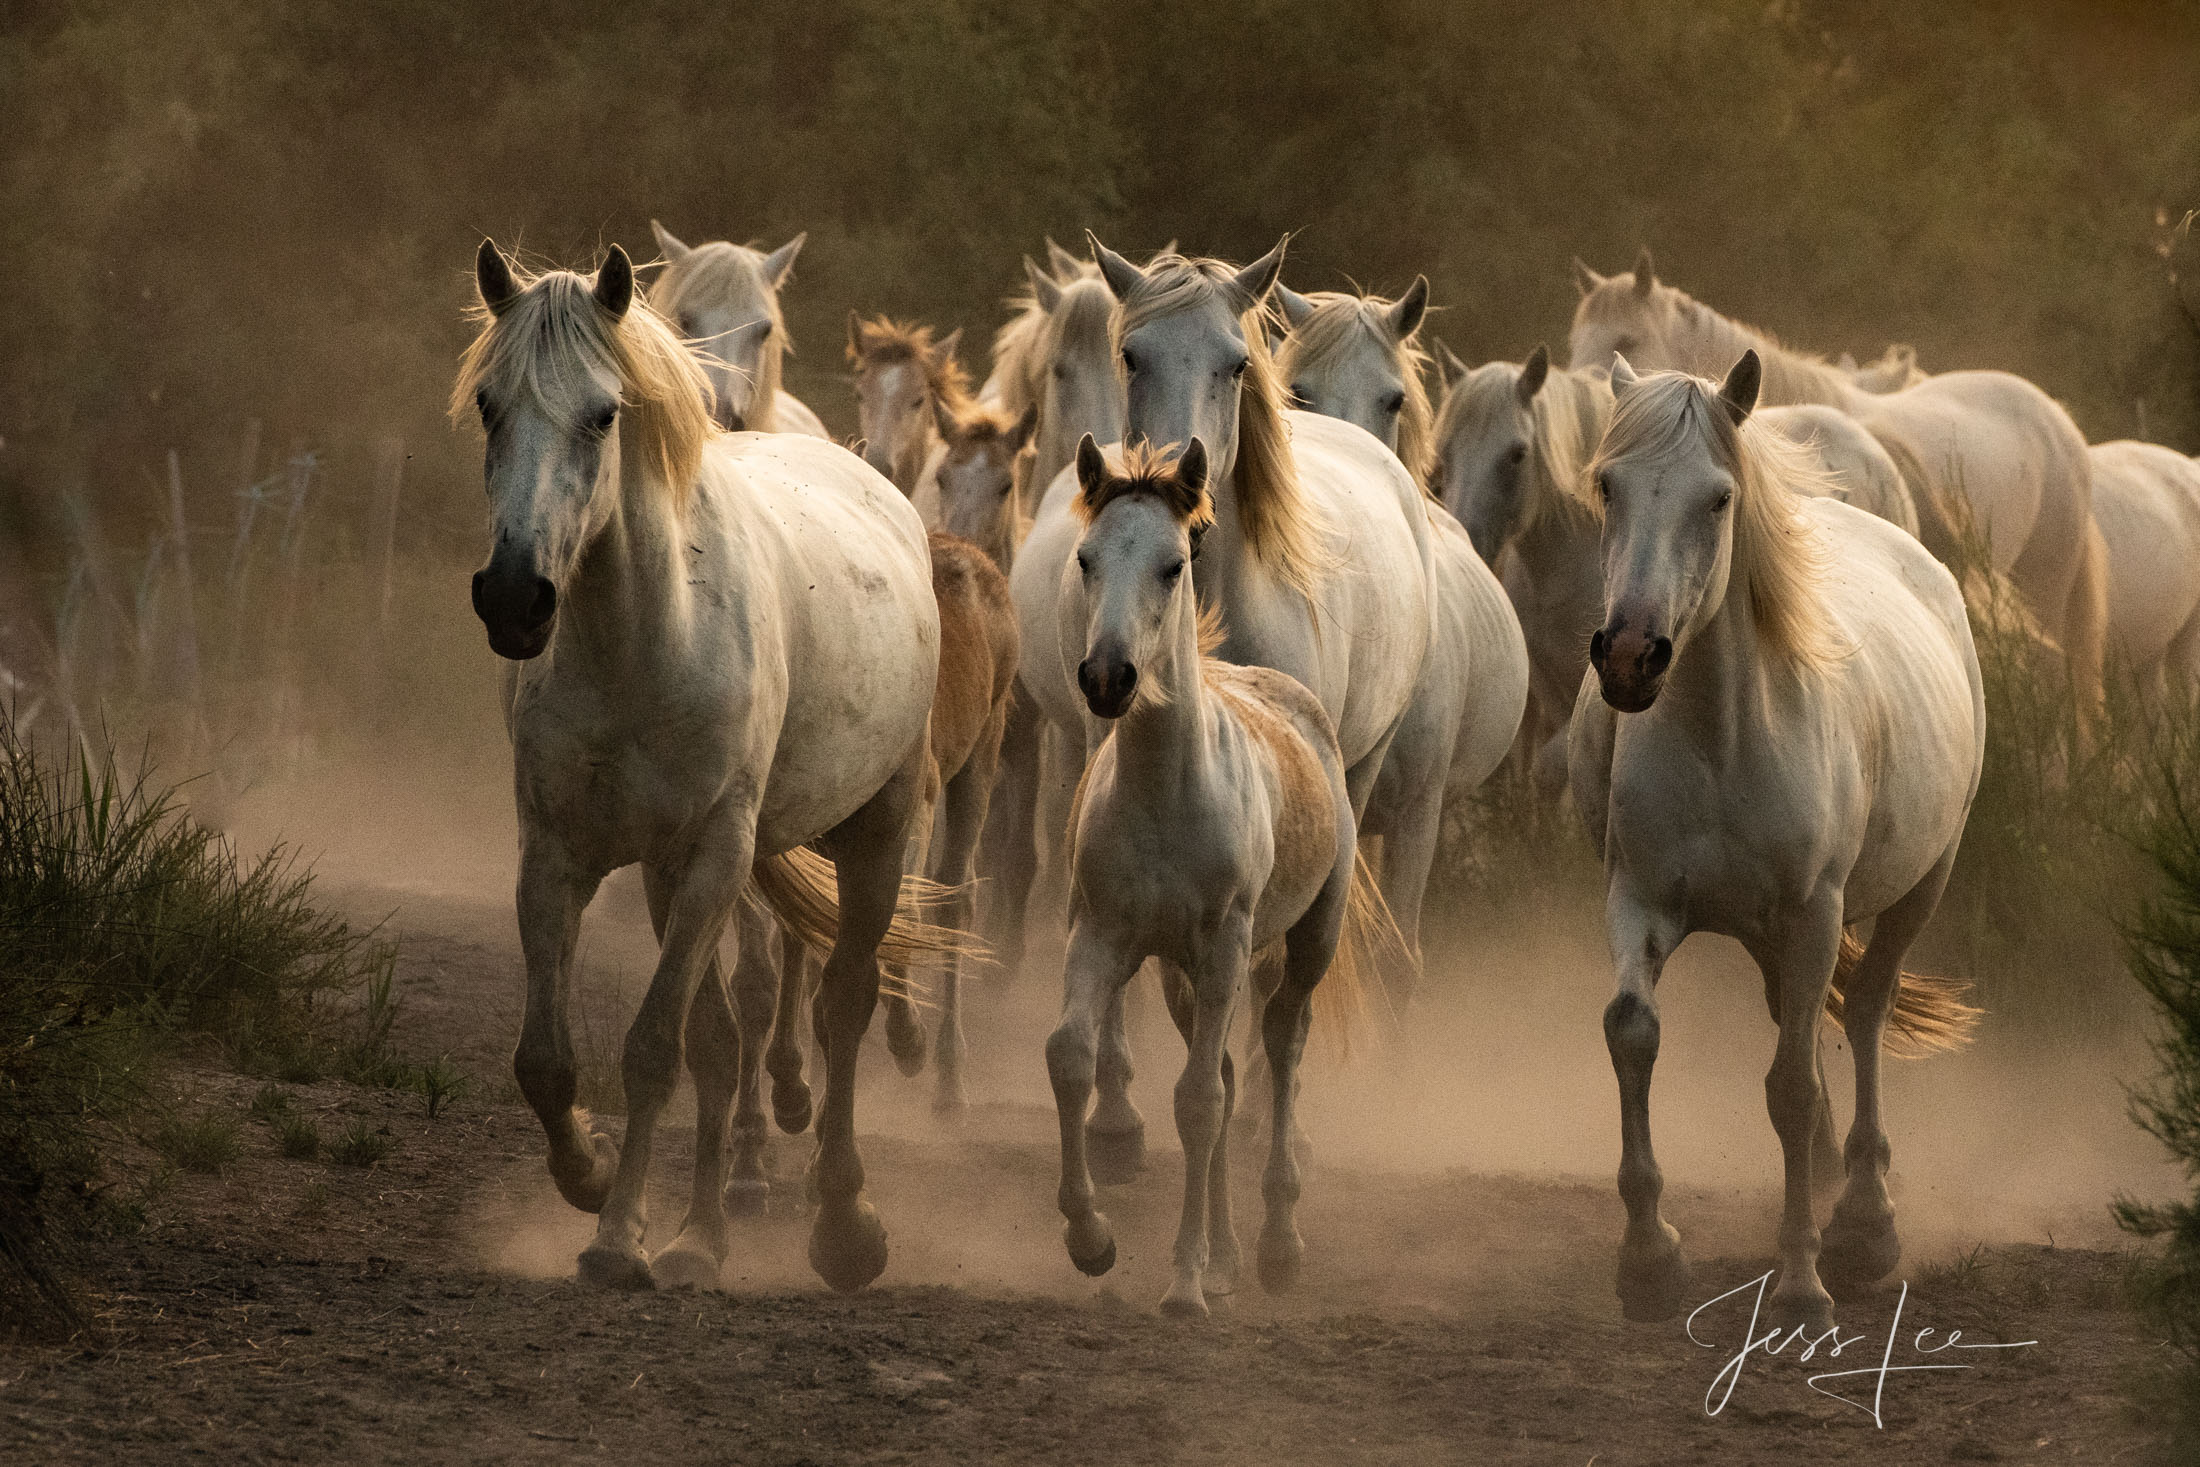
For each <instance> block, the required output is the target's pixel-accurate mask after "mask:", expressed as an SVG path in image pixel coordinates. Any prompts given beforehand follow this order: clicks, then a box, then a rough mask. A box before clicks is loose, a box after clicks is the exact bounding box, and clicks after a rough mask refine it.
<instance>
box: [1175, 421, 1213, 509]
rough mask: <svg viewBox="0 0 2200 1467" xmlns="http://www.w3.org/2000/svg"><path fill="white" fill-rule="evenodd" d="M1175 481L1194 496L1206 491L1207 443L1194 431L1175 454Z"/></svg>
mask: <svg viewBox="0 0 2200 1467" xmlns="http://www.w3.org/2000/svg"><path fill="white" fill-rule="evenodd" d="M1176 481H1177V482H1178V483H1179V484H1182V485H1183V486H1184V487H1185V488H1187V489H1189V490H1191V491H1192V495H1193V497H1194V498H1197V497H1198V496H1199V495H1202V494H1204V493H1206V492H1207V445H1206V444H1205V443H1204V442H1203V441H1201V439H1200V437H1199V435H1198V434H1196V433H1195V434H1193V435H1192V441H1191V442H1190V443H1188V444H1186V445H1185V447H1184V451H1183V452H1182V453H1180V454H1178V455H1177V456H1176Z"/></svg>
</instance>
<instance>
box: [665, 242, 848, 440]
mask: <svg viewBox="0 0 2200 1467" xmlns="http://www.w3.org/2000/svg"><path fill="white" fill-rule="evenodd" d="M649 227H650V228H651V229H652V230H654V231H655V232H656V235H657V249H658V252H659V253H661V254H662V255H663V256H664V257H665V268H664V270H663V271H662V272H660V273H659V275H658V276H657V280H656V283H655V284H653V285H651V286H650V288H649V303H650V305H651V306H653V307H655V308H656V310H657V313H658V314H659V315H661V316H663V317H664V318H665V319H666V320H667V321H670V322H671V323H672V324H673V327H674V329H676V330H677V331H678V332H679V333H680V335H681V336H682V337H684V338H685V339H686V340H687V342H688V344H689V345H690V346H692V347H694V348H695V349H696V350H697V351H698V352H700V353H701V354H702V355H703V357H704V371H705V372H706V373H707V374H708V375H709V377H710V387H711V403H712V415H713V416H714V417H716V418H717V420H718V426H719V427H721V428H727V429H731V430H733V431H735V432H739V431H741V430H743V429H746V430H748V431H750V432H754V433H807V434H809V435H810V436H811V437H813V438H829V437H831V436H832V435H830V434H829V433H827V432H826V431H825V425H824V423H822V422H820V421H819V420H818V416H817V414H816V413H813V412H811V411H810V409H809V407H808V406H807V405H806V404H805V403H804V402H803V401H802V400H801V399H800V398H798V397H796V396H795V395H794V394H793V393H791V392H788V391H786V390H785V389H784V388H782V387H781V386H780V385H779V381H780V374H781V369H782V367H783V366H784V359H785V357H786V355H787V353H788V352H790V351H792V350H793V349H794V343H793V341H791V340H790V339H789V338H788V336H787V318H786V317H785V315H783V314H782V313H781V312H780V309H779V292H780V289H781V287H783V286H785V285H786V283H787V281H788V279H789V277H791V276H792V275H793V274H794V258H795V256H797V255H799V254H801V253H802V242H803V241H804V240H806V239H808V238H809V235H808V234H798V235H796V236H795V237H794V238H793V239H790V240H788V241H787V242H786V243H785V244H783V245H781V246H780V247H779V248H778V249H776V250H773V251H772V252H771V253H770V254H768V255H767V254H764V253H762V252H761V251H758V250H752V249H750V248H749V247H748V246H747V245H737V244H728V243H726V242H725V241H723V240H715V241H712V242H711V243H709V244H699V245H693V246H690V245H684V244H682V243H680V241H679V240H677V239H675V238H673V235H672V231H671V230H669V229H666V228H665V227H664V226H663V225H662V224H659V223H658V222H657V221H656V220H654V219H652V220H650V221H649Z"/></svg>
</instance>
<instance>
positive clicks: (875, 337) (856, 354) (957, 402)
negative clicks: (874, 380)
mask: <svg viewBox="0 0 2200 1467" xmlns="http://www.w3.org/2000/svg"><path fill="white" fill-rule="evenodd" d="M855 338H856V339H855V340H853V341H851V342H849V343H848V360H849V362H850V363H852V364H853V365H854V367H855V369H856V371H857V372H858V373H862V372H868V371H874V370H876V369H878V368H880V367H889V366H892V365H894V364H895V363H897V362H915V363H916V364H917V365H918V366H919V367H921V368H923V370H924V385H925V388H926V390H927V391H928V392H930V393H931V395H932V400H933V401H934V402H935V403H937V404H939V405H940V407H941V409H942V410H943V411H944V412H945V413H946V414H947V416H949V417H951V418H958V419H959V418H961V417H962V416H963V415H964V414H965V413H968V412H971V411H972V410H974V409H976V408H977V400H976V399H975V398H973V397H972V396H971V395H970V374H969V373H968V372H966V371H964V370H963V364H962V363H961V362H960V361H959V360H957V358H956V356H955V354H954V353H953V352H951V351H945V350H942V346H943V343H941V342H939V341H936V340H934V339H933V333H932V328H931V327H929V326H920V325H916V324H914V323H905V322H901V321H896V320H894V319H893V318H892V317H890V316H879V317H877V318H875V319H873V320H869V321H864V320H858V321H857V322H856V323H855ZM1017 416H1020V414H1012V415H1011V416H1010V417H1009V420H1008V421H1009V424H1010V425H1011V426H1014V424H1015V422H1016V417H1017Z"/></svg>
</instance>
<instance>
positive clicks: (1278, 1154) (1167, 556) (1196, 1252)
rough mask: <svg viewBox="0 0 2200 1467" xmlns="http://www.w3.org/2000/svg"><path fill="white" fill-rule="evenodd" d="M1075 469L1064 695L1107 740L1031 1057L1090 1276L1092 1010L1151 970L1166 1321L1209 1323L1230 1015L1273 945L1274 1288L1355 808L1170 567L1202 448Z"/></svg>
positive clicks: (1226, 1261)
mask: <svg viewBox="0 0 2200 1467" xmlns="http://www.w3.org/2000/svg"><path fill="white" fill-rule="evenodd" d="M1076 474H1077V480H1078V484H1079V496H1078V498H1077V500H1076V505H1077V509H1076V514H1077V516H1078V519H1079V520H1080V522H1081V523H1082V526H1083V528H1082V532H1081V534H1080V536H1079V538H1078V541H1077V547H1076V558H1075V560H1074V562H1073V563H1072V564H1071V565H1070V566H1068V567H1066V568H1065V569H1064V570H1063V576H1062V579H1063V590H1064V598H1065V600H1066V601H1067V602H1068V603H1069V608H1068V611H1067V615H1068V616H1069V617H1070V618H1071V619H1073V620H1074V621H1075V622H1076V624H1077V625H1078V626H1079V627H1080V628H1082V631H1081V632H1080V634H1079V640H1080V642H1081V644H1082V648H1083V652H1082V656H1081V658H1080V660H1079V662H1078V666H1077V678H1078V682H1079V684H1080V686H1081V688H1082V691H1083V695H1084V697H1085V699H1086V704H1087V706H1088V707H1089V708H1090V709H1091V710H1092V714H1093V716H1094V717H1095V718H1097V719H1101V720H1104V721H1107V722H1108V723H1110V724H1111V725H1112V728H1113V733H1112V735H1111V736H1110V737H1109V738H1108V739H1107V740H1106V741H1105V742H1103V743H1102V744H1101V745H1100V747H1099V749H1098V750H1097V752H1095V753H1094V755H1093V759H1092V765H1091V768H1090V769H1089V770H1088V772H1087V774H1086V777H1085V782H1084V785H1083V786H1082V787H1081V789H1080V790H1079V793H1078V802H1077V809H1076V811H1075V814H1074V815H1073V817H1072V832H1071V839H1072V843H1073V847H1074V850H1075V855H1074V858H1073V859H1074V867H1073V881H1072V897H1071V919H1070V951H1069V964H1068V968H1067V971H1066V976H1065V981H1064V983H1063V988H1062V1022H1061V1026H1060V1027H1059V1028H1057V1029H1056V1030H1055V1031H1054V1033H1053V1035H1052V1036H1051V1037H1050V1038H1049V1039H1048V1040H1047V1049H1046V1053H1047V1073H1048V1075H1049V1077H1050V1078H1051V1079H1052V1080H1053V1083H1054V1103H1055V1108H1056V1110H1057V1112H1058V1114H1059V1117H1060V1120H1061V1127H1062V1185H1061V1193H1060V1202H1061V1209H1062V1216H1063V1217H1064V1218H1065V1219H1067V1225H1066V1226H1065V1228H1064V1230H1063V1238H1064V1241H1065V1242H1066V1243H1067V1244H1068V1246H1069V1256H1070V1259H1071V1261H1072V1262H1074V1263H1075V1264H1076V1265H1077V1266H1078V1267H1079V1268H1080V1269H1082V1270H1084V1271H1085V1272H1086V1273H1088V1274H1102V1273H1106V1272H1107V1271H1108V1270H1109V1268H1111V1267H1113V1266H1114V1263H1115V1239H1114V1236H1113V1234H1112V1232H1111V1231H1110V1229H1109V1226H1108V1220H1107V1218H1106V1217H1105V1216H1104V1215H1102V1214H1101V1213H1099V1212H1098V1211H1096V1210H1095V1209H1094V1207H1093V1184H1092V1174H1091V1172H1090V1171H1089V1169H1088V1167H1087V1163H1086V1136H1085V1118H1086V1110H1087V1108H1088V1107H1089V1106H1090V1104H1091V1101H1092V1092H1093V1080H1094V1073H1095V1069H1096V1066H1097V1063H1098V1055H1099V1044H1100V1039H1101V1030H1102V1026H1103V1023H1104V1015H1105V1013H1106V1011H1107V1010H1108V1009H1109V1008H1111V1007H1112V1006H1113V1005H1114V1003H1115V1002H1116V1001H1117V999H1118V997H1119V995H1120V994H1121V993H1122V991H1123V989H1124V987H1125V985H1127V984H1128V983H1129V982H1130V980H1131V976H1132V975H1133V974H1134V973H1136V972H1137V971H1138V968H1139V965H1140V964H1141V963H1143V962H1144V961H1145V960H1146V959H1147V958H1149V957H1152V958H1157V959H1159V960H1160V962H1161V964H1162V967H1163V973H1164V981H1163V987H1164V990H1165V992H1166V993H1167V996H1168V1002H1169V1012H1170V1013H1171V1015H1173V1016H1174V1017H1175V1019H1176V1023H1177V1027H1178V1029H1179V1030H1181V1031H1182V1033H1183V1035H1184V1044H1185V1051H1186V1054H1185V1065H1184V1073H1183V1076H1182V1078H1180V1079H1179V1080H1178V1081H1177V1085H1176V1125H1177V1134H1178V1135H1179V1136H1180V1137H1181V1138H1182V1140H1183V1143H1184V1210H1183V1215H1182V1219H1181V1221H1180V1222H1179V1224H1178V1227H1177V1235H1176V1257H1175V1262H1176V1272H1175V1277H1174V1278H1173V1280H1172V1281H1171V1283H1170V1285H1169V1290H1168V1293H1167V1294H1166V1295H1165V1296H1164V1297H1163V1298H1162V1301H1161V1308H1162V1311H1163V1312H1164V1313H1167V1314H1177V1315H1192V1316H1197V1315H1204V1314H1205V1313H1207V1296H1208V1295H1210V1294H1228V1293H1231V1292H1233V1291H1234V1290H1235V1288H1236V1283H1237V1271H1238V1264H1239V1258H1238V1244H1237V1235H1236V1231H1235V1229H1234V1228H1233V1227H1232V1225H1231V1221H1230V1167H1229V1159H1228V1144H1229V1143H1228V1124H1227V1123H1228V1121H1229V1117H1230V1111H1231V1108H1232V1106H1233V1105H1234V1103H1235V1100H1236V1094H1235V1091H1236V1081H1235V1077H1234V1076H1233V1074H1232V1072H1231V1063H1230V1056H1229V1051H1228V1040H1229V1036H1230V1027H1231V1026H1230V1016H1231V1010H1232V1008H1233V1007H1234V1006H1235V1004H1236V1001H1237V995H1238V991H1239V989H1240V988H1241V987H1244V986H1246V984H1247V980H1248V975H1249V971H1250V967H1251V963H1252V960H1253V956H1254V954H1255V953H1258V952H1259V951H1260V950H1261V949H1263V948H1265V947H1267V946H1268V945H1270V944H1271V943H1277V942H1281V943H1282V944H1283V948H1284V963H1283V974H1282V979H1281V982H1280V983H1279V984H1278V986H1277V987H1276V990H1275V992H1274V993H1273V994H1272V995H1270V996H1269V997H1268V999H1267V1004H1266V1007H1265V1010H1264V1011H1263V1013H1262V1015H1261V1025H1260V1028H1261V1037H1262V1040H1263V1042H1264V1045H1265V1049H1266V1053H1267V1058H1268V1063H1269V1066H1270V1068H1271V1070H1272V1072H1273V1074H1274V1076H1275V1083H1274V1085H1273V1086H1272V1089H1273V1092H1274V1094H1273V1117H1272V1118H1273V1125H1272V1127H1271V1129H1270V1133H1269V1134H1270V1142H1269V1148H1268V1169H1267V1173H1266V1175H1265V1176H1264V1177H1263V1179H1262V1184H1261V1191H1262V1193H1263V1195H1264V1196H1265V1198H1266V1200H1267V1204H1268V1217H1267V1222H1266V1225H1265V1226H1264V1227H1263V1228H1262V1229H1261V1236H1260V1252H1259V1258H1260V1277H1261V1283H1262V1285H1263V1286H1264V1287H1266V1288H1267V1289H1269V1290H1270V1291H1275V1290H1279V1289H1282V1288H1285V1287H1287V1286H1288V1285H1289V1284H1290V1283H1291V1282H1292V1281H1293V1280H1294V1279H1295V1278H1296V1277H1297V1275H1298V1270H1299V1261H1300V1258H1301V1256H1302V1255H1303V1253H1304V1251H1305V1249H1304V1244H1303V1243H1302V1242H1301V1241H1300V1238H1299V1232H1298V1227H1297V1225H1296V1223H1295V1222H1294V1220H1293V1212H1294V1210H1295V1207H1296V1204H1297V1202H1298V1197H1299V1167H1298V1161H1297V1157H1296V1155H1295V1154H1294V1149H1293V1147H1292V1145H1291V1142H1290V1138H1291V1137H1292V1136H1293V1135H1294V1134H1295V1130H1294V1127H1293V1124H1292V1111H1293V1102H1294V1100H1295V1098H1296V1095H1297V1092H1298V1081H1297V1071H1298V1062H1299V1056H1300V1053H1301V1052H1302V1050H1303V1049H1304V1047H1305V1043H1306V1030H1307V1020H1308V1016H1309V1008H1308V1000H1309V999H1310V997H1311V996H1312V994H1313V992H1314V987H1315V985H1316V984H1318V983H1320V982H1321V980H1322V977H1323V975H1324V974H1325V973H1327V972H1328V971H1329V967H1330V962H1331V959H1332V958H1333V957H1334V956H1335V955H1336V953H1337V947H1338V941H1339V938H1340V935H1341V934H1342V932H1343V928H1344V924H1345V921H1346V919H1347V915H1348V910H1349V909H1350V908H1351V906H1352V905H1353V904H1352V901H1351V896H1352V887H1353V880H1354V866H1355V862H1354V819H1353V812H1352V801H1351V798H1350V797H1349V796H1348V795H1347V794H1346V792H1345V776H1344V758H1343V756H1342V755H1341V754H1340V753H1339V752H1338V749H1337V739H1336V735H1335V734H1334V733H1333V732H1331V730H1330V725H1329V716H1328V715H1327V714H1326V713H1324V712H1323V711H1322V705H1321V701H1320V700H1319V699H1317V698H1316V697H1315V696H1314V695H1313V694H1312V693H1310V692H1309V691H1307V689H1306V688H1305V687H1304V686H1302V685H1301V684H1299V683H1297V682H1294V681H1293V680H1292V679H1291V678H1289V677H1287V676H1285V675H1284V674H1282V673H1280V672H1274V671H1271V670H1269V669H1267V668H1258V667H1233V666H1230V665H1227V664H1225V663H1220V662H1216V661H1214V660H1213V659H1211V658H1209V657H1207V656H1206V655H1205V652H1206V650H1207V642H1208V639H1203V637H1202V613H1201V610H1200V605H1199V600H1198V598H1197V597H1196V596H1195V595H1194V594H1193V592H1192V577H1191V576H1189V575H1186V574H1185V572H1186V570H1187V569H1189V568H1190V567H1191V565H1192V562H1193V561H1194V560H1195V559H1196V558H1198V557H1199V556H1200V554H1201V550H1202V543H1201V542H1202V541H1203V539H1205V538H1206V537H1207V536H1209V535H1211V534H1218V533H1220V532H1219V530H1217V529H1216V528H1215V525H1216V510H1215V505H1214V502H1213V501H1212V500H1211V499H1210V498H1209V497H1208V494H1207V492H1206V486H1207V454H1206V449H1205V446H1204V445H1203V443H1202V441H1201V440H1200V439H1199V438H1198V437H1197V436H1196V435H1195V436H1194V437H1193V438H1192V439H1191V441H1190V443H1189V444H1188V445H1187V446H1186V447H1185V449H1184V452H1183V454H1182V456H1181V457H1180V458H1178V460H1177V461H1176V463H1175V464H1174V465H1170V464H1168V463H1166V462H1165V461H1164V460H1163V459H1162V458H1161V457H1160V456H1159V455H1158V454H1155V453H1153V452H1151V451H1150V450H1148V449H1146V448H1144V447H1143V446H1141V447H1138V448H1134V449H1132V450H1131V452H1130V454H1129V456H1128V462H1127V463H1126V464H1125V466H1124V468H1123V470H1122V472H1120V473H1117V472H1112V471H1111V470H1110V469H1109V467H1108V465H1107V463H1106V461H1105V460H1104V459H1103V457H1102V455H1101V452H1100V449H1099V447H1098V446H1097V445H1096V444H1094V442H1093V441H1092V439H1091V438H1089V437H1088V438H1086V439H1085V440H1084V441H1083V443H1082V444H1081V445H1080V446H1079V449H1078V453H1077V464H1076ZM1342 966H1343V965H1340V967H1342ZM1338 976H1339V977H1340V978H1344V977H1346V976H1347V975H1346V974H1345V973H1342V972H1340V974H1339V975H1338Z"/></svg>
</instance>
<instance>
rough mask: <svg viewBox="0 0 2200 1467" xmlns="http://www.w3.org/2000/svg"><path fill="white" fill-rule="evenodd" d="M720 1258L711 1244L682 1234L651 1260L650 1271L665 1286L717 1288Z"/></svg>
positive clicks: (667, 1287)
mask: <svg viewBox="0 0 2200 1467" xmlns="http://www.w3.org/2000/svg"><path fill="white" fill-rule="evenodd" d="M719 1262H720V1260H719V1258H718V1256H717V1255H716V1254H715V1253H714V1252H713V1251H712V1250H711V1249H710V1247H709V1246H708V1245H706V1244H704V1243H702V1242H700V1241H698V1240H696V1239H693V1238H690V1237H688V1236H687V1235H685V1234H682V1235H681V1236H680V1237H678V1238H675V1239H673V1241H672V1246H671V1247H669V1248H667V1249H665V1250H664V1251H663V1252H662V1253H659V1254H658V1255H657V1256H656V1257H655V1258H652V1259H651V1260H649V1268H648V1271H647V1272H648V1276H649V1277H650V1278H652V1279H654V1280H655V1281H656V1284H657V1287H659V1288H662V1289H682V1288H686V1289H715V1288H717V1287H718V1265H719Z"/></svg>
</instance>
